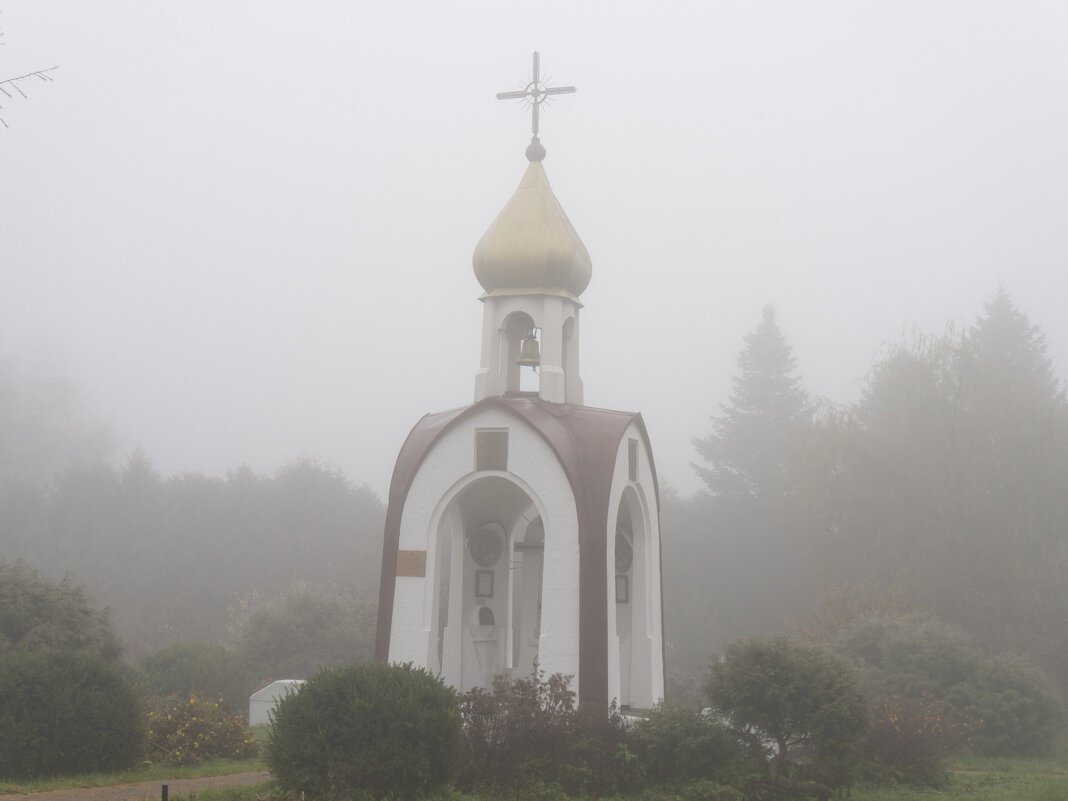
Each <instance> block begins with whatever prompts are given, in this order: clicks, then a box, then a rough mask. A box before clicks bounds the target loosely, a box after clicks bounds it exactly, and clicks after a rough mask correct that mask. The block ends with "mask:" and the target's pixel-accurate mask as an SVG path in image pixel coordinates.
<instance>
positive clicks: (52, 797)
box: [0, 771, 271, 801]
mask: <svg viewBox="0 0 1068 801" xmlns="http://www.w3.org/2000/svg"><path fill="white" fill-rule="evenodd" d="M270 778H271V776H270V774H269V773H267V772H266V771H258V772H256V773H232V774H230V775H229V776H209V777H207V778H204V779H169V780H168V779H157V780H155V781H151V782H139V783H137V784H116V785H113V786H111V787H86V788H84V789H74V790H46V791H45V792H43V793H9V794H7V795H0V801H159V799H160V798H161V797H162V788H163V785H164V784H166V785H167V789H168V795H169V797H170V798H175V797H177V796H181V795H189V794H190V793H192V792H195V791H196V790H207V789H211V788H214V787H233V786H235V785H239V784H258V783H259V782H265V781H267V780H268V779H270Z"/></svg>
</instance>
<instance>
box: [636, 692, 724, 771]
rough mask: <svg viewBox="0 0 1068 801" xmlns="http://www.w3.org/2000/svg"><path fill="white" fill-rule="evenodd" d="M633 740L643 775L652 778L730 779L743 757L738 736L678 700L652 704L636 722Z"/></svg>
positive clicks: (712, 718)
mask: <svg viewBox="0 0 1068 801" xmlns="http://www.w3.org/2000/svg"><path fill="white" fill-rule="evenodd" d="M635 741H636V742H635V750H636V751H637V753H638V756H639V758H640V759H641V761H642V764H643V765H644V767H645V773H646V776H647V777H648V778H649V779H651V780H652V781H655V782H670V783H675V782H679V783H683V782H691V781H693V780H696V779H703V780H711V779H715V780H717V781H720V782H722V781H724V780H725V779H728V778H729V779H733V778H734V775H735V774H736V773H737V772H738V771H739V769H740V768H741V763H742V761H743V759H744V757H745V751H744V749H743V748H742V747H741V745H740V744H739V743H738V740H737V739H736V738H735V737H734V735H732V734H731V733H730V732H729V731H727V727H726V726H724V725H723V723H721V722H720V721H719V720H718V719H717V718H715V717H714V716H712V715H710V714H708V713H705V712H702V711H701V710H698V709H693V708H691V707H686V706H683V705H681V704H670V703H663V702H662V703H660V704H657V705H656V706H655V707H653V709H652V710H651V711H650V712H649V716H648V717H647V718H646V719H645V720H642V721H640V722H639V723H638V724H637V726H636V728H635ZM700 787H706V785H705V784H701V785H700ZM695 792H696V790H695Z"/></svg>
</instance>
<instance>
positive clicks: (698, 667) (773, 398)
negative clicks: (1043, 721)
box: [662, 291, 1068, 694]
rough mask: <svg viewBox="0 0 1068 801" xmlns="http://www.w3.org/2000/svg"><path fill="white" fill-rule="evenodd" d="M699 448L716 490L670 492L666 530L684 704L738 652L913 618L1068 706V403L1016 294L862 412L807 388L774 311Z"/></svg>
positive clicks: (881, 370)
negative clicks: (720, 662)
mask: <svg viewBox="0 0 1068 801" xmlns="http://www.w3.org/2000/svg"><path fill="white" fill-rule="evenodd" d="M694 446H695V449H696V452H697V455H698V457H699V458H700V461H699V462H698V464H696V465H695V468H696V469H697V471H698V473H699V474H700V475H701V477H702V478H703V480H704V482H705V485H706V490H705V491H703V492H701V493H698V494H697V495H695V496H694V497H692V498H679V497H677V496H670V495H669V496H668V497H667V499H666V501H665V504H664V520H663V524H662V528H663V530H664V535H663V536H664V543H663V551H664V573H665V582H664V586H665V610H666V613H665V619H666V629H667V638H668V644H667V654H668V663H669V668H670V670H669V673H670V675H671V676H672V677H673V678H674V681H675V685H676V686H675V688H674V689H675V691H676V692H679V693H685V692H686V691H687V690H688V688H692V687H693V686H695V684H696V682H697V681H698V680H699V678H700V675H702V674H703V671H704V670H705V669H706V667H707V663H708V659H709V656H710V655H711V654H712V653H715V652H718V651H719V650H721V649H722V648H723V646H724V645H725V644H726V643H728V642H730V641H731V640H733V639H735V638H737V637H742V636H752V635H759V634H767V633H771V632H776V631H783V630H791V631H794V632H795V633H798V634H800V635H802V636H804V637H807V638H809V639H816V640H830V639H832V638H833V637H834V636H835V635H837V634H839V633H841V632H842V631H844V630H847V629H849V628H850V627H851V626H855V625H857V624H859V623H860V622H861V621H863V620H865V619H872V618H879V617H883V618H893V617H897V618H901V617H906V616H912V617H914V618H915V617H917V616H928V617H930V618H932V619H936V620H939V621H942V622H944V623H946V624H950V625H952V626H955V627H957V628H958V629H959V630H960V631H961V632H963V633H966V634H967V635H968V636H970V638H971V639H972V641H973V642H974V643H975V644H976V646H977V647H978V648H980V649H981V650H982V651H984V652H985V653H987V654H989V655H996V654H999V653H1002V652H1011V653H1013V654H1017V655H1021V656H1024V657H1026V658H1028V659H1029V660H1030V661H1031V662H1032V663H1034V664H1035V665H1037V666H1039V667H1041V668H1042V669H1043V670H1045V671H1046V673H1047V674H1048V675H1049V676H1051V677H1052V678H1053V679H1055V680H1056V681H1057V682H1058V683H1059V685H1060V690H1061V692H1062V694H1063V693H1065V692H1068V627H1066V626H1065V621H1068V528H1066V524H1068V492H1066V490H1068V478H1066V477H1068V404H1066V400H1065V394H1064V389H1063V387H1062V384H1061V381H1060V380H1059V379H1058V378H1057V376H1055V375H1054V373H1053V369H1052V365H1051V362H1050V359H1049V356H1048V354H1047V352H1046V343H1045V339H1044V336H1043V334H1042V332H1041V330H1040V329H1039V328H1038V327H1036V326H1035V325H1033V324H1032V323H1031V322H1030V321H1029V319H1028V318H1027V316H1026V314H1025V313H1024V312H1023V311H1021V310H1020V309H1018V308H1017V307H1016V306H1015V304H1014V303H1013V302H1012V300H1011V298H1010V297H1009V295H1008V294H1007V293H1006V292H1005V291H998V292H997V293H996V294H994V296H993V297H992V298H991V300H990V301H989V303H988V304H987V305H986V307H985V309H984V310H983V311H982V313H981V314H979V315H978V317H977V318H976V319H975V321H974V322H973V323H972V324H971V325H968V326H966V327H965V328H964V329H963V330H954V329H952V328H949V329H947V330H946V331H945V332H944V333H943V334H941V335H926V334H915V335H913V336H912V337H910V338H908V339H906V340H905V341H903V342H901V343H899V344H897V345H896V346H894V347H892V348H890V349H889V350H888V352H887V353H886V354H885V355H884V356H883V357H882V358H881V360H880V361H879V362H878V363H877V364H875V366H874V367H873V369H872V371H871V373H870V375H869V376H868V377H867V380H866V382H865V385H864V390H863V393H862V395H861V397H860V399H859V400H858V401H857V402H855V403H852V404H847V405H836V404H832V403H830V402H828V401H826V400H820V399H816V398H812V397H810V396H809V395H808V394H807V393H806V392H805V391H804V389H803V387H802V384H801V379H800V373H799V370H798V366H797V363H796V360H795V358H794V356H793V353H792V350H791V348H790V346H789V344H788V341H787V339H786V337H785V335H784V334H783V332H782V331H781V330H780V328H779V326H778V324H777V321H776V318H775V313H774V310H773V309H772V308H771V307H768V308H765V310H764V313H763V317H762V319H761V321H760V323H759V324H758V325H757V327H756V328H755V329H754V330H753V331H752V332H751V333H750V334H749V335H748V336H747V337H746V338H745V340H744V346H743V348H742V351H741V353H740V355H739V358H738V364H737V373H736V376H735V379H734V385H733V391H732V393H731V396H730V398H729V400H728V402H727V403H725V404H724V405H723V406H722V407H721V410H720V412H719V414H717V415H715V416H714V417H713V419H712V426H711V432H710V433H708V434H707V435H706V436H704V437H699V438H695V439H694Z"/></svg>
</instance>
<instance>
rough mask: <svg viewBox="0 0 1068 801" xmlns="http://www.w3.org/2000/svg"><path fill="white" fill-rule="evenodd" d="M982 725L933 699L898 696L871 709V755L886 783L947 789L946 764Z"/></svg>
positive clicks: (867, 747)
mask: <svg viewBox="0 0 1068 801" xmlns="http://www.w3.org/2000/svg"><path fill="white" fill-rule="evenodd" d="M975 726H976V721H973V720H969V719H968V718H966V717H964V716H963V715H961V714H959V713H958V712H957V711H956V710H955V709H954V708H953V707H951V706H949V705H948V704H946V703H943V702H942V701H939V700H938V699H936V698H934V697H933V696H930V695H924V696H922V697H920V698H909V697H907V696H904V695H892V696H889V697H887V698H882V699H880V700H878V701H876V702H874V703H873V704H872V705H871V727H870V728H869V729H868V736H867V739H866V740H865V752H866V754H867V756H868V758H869V759H870V760H871V761H872V763H873V765H874V767H875V768H876V775H875V778H877V779H879V780H883V781H893V782H906V783H909V784H923V785H930V786H935V787H937V786H941V785H944V784H945V782H946V781H947V780H948V778H949V774H948V773H947V772H946V770H945V768H944V766H943V760H944V759H945V758H946V757H948V756H949V755H950V754H951V753H952V752H953V751H954V750H955V749H957V748H958V747H959V746H961V745H963V744H964V743H965V742H967V740H968V737H969V736H970V734H971V731H972V730H973V729H974V728H975Z"/></svg>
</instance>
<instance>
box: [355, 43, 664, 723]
mask: <svg viewBox="0 0 1068 801" xmlns="http://www.w3.org/2000/svg"><path fill="white" fill-rule="evenodd" d="M536 58H537V57H536V56H535V59H536ZM536 70H537V62H536V61H535V84H536V82H537V72H536ZM535 102H537V100H535ZM536 110H537V107H536V105H535V112H536ZM536 123H537V115H536V114H535V125H536ZM544 157H545V149H544V148H543V147H542V145H541V143H540V142H539V140H538V137H537V132H536V128H535V136H534V138H533V141H532V142H531V145H530V146H529V147H528V148H527V158H528V160H529V166H528V167H527V169H526V173H525V174H524V175H523V179H522V181H520V184H519V188H518V189H517V190H516V192H515V194H514V195H513V196H512V198H511V200H509V201H508V203H507V205H505V207H504V209H503V210H502V211H501V213H500V214H499V215H498V217H497V219H496V220H495V221H494V222H493V224H492V225H490V227H489V229H488V230H487V231H486V233H485V235H484V236H483V237H482V239H481V241H480V242H479V243H478V245H477V247H476V248H475V254H474V271H475V277H476V278H477V279H478V282H479V283H480V284H481V285H482V288H483V290H484V293H483V294H482V296H481V298H480V300H481V302H482V308H483V323H482V343H481V351H482V356H481V367H480V368H479V370H478V373H477V375H476V377H475V402H474V403H473V404H471V405H470V406H465V407H462V408H459V409H452V410H450V411H445V412H440V413H437V414H429V415H426V416H425V417H423V418H422V419H421V420H420V421H419V422H418V423H416V424H415V427H414V428H413V429H412V430H411V433H409V435H408V438H407V439H406V440H405V442H404V445H403V446H402V447H401V451H400V454H399V455H398V457H397V463H396V466H395V468H394V471H393V478H392V483H391V486H390V491H389V505H388V510H387V513H386V526H385V541H384V548H383V556H382V580H381V590H380V598H379V609H378V632H377V637H376V643H375V656H376V658H377V659H378V660H381V661H387V660H388V661H390V662H409V661H410V662H413V663H415V664H417V665H422V666H425V667H427V668H429V669H430V670H431V671H433V672H435V673H439V674H440V675H442V676H443V678H444V680H445V681H446V682H447V683H448V684H450V685H452V686H454V687H455V688H456V689H457V690H459V691H461V692H465V691H467V690H468V689H470V688H472V687H487V688H488V687H490V686H491V685H492V682H493V679H494V677H495V676H496V675H502V674H503V675H505V676H507V677H510V678H520V677H527V676H529V675H530V674H531V672H532V671H534V670H536V669H537V670H541V671H544V672H545V673H546V674H547V675H550V674H553V673H563V674H568V675H573V676H574V677H575V685H574V686H573V688H574V689H575V690H576V691H577V693H578V698H579V703H580V704H594V705H600V706H605V707H607V705H608V703H609V702H611V701H613V700H615V701H616V702H617V703H618V704H619V705H620V706H622V707H623V708H635V709H637V708H647V707H650V706H652V705H653V704H654V703H656V701H658V700H659V699H660V698H662V697H663V694H664V659H663V623H662V611H661V586H660V583H661V582H660V575H661V574H660V516H659V498H658V488H657V479H656V469H655V467H654V464H653V456H652V451H651V449H650V445H649V437H648V434H647V432H646V429H645V424H644V423H643V421H642V418H641V415H640V414H637V413H633V412H618V411H609V410H606V409H595V408H591V407H588V406H584V405H583V399H582V379H581V377H580V374H579V330H580V329H579V313H580V311H581V309H582V302H581V301H580V300H579V298H580V296H581V295H582V292H583V290H585V289H586V286H587V285H588V284H589V281H590V277H591V275H592V264H591V262H590V257H589V254H588V253H587V252H586V248H585V246H584V245H583V244H582V241H581V240H580V239H579V237H578V234H577V233H576V232H575V229H574V227H572V225H571V223H570V221H569V220H568V218H567V216H566V215H565V214H564V211H563V208H562V207H561V206H560V203H559V202H558V201H557V199H556V197H555V195H554V194H553V192H552V189H551V188H550V187H549V182H548V179H547V178H546V175H545V170H544V168H543V167H542V160H543V159H544ZM522 371H531V372H530V373H528V374H527V378H526V381H529V382H530V384H531V387H530V389H528V390H526V391H524V390H521V388H520V376H521V372H522ZM532 379H533V380H532ZM535 386H536V389H535V388H534V387H535Z"/></svg>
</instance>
